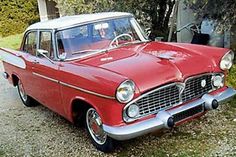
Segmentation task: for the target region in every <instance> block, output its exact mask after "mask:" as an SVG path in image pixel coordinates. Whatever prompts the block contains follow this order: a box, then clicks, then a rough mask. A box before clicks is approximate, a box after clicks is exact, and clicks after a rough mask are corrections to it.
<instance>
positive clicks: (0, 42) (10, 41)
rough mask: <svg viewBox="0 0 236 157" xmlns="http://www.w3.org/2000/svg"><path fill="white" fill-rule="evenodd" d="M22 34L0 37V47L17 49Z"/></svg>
mask: <svg viewBox="0 0 236 157" xmlns="http://www.w3.org/2000/svg"><path fill="white" fill-rule="evenodd" d="M22 37H23V34H16V35H11V36H8V37H4V38H2V37H0V47H4V48H11V49H18V48H20V44H21V40H22Z"/></svg>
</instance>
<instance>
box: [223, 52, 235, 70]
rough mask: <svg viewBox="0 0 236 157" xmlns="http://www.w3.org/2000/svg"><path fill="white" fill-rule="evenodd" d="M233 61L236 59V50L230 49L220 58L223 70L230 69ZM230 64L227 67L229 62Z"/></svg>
mask: <svg viewBox="0 0 236 157" xmlns="http://www.w3.org/2000/svg"><path fill="white" fill-rule="evenodd" d="M229 57H230V58H229ZM233 61H234V52H233V51H232V50H230V51H228V52H227V53H226V54H225V55H224V56H223V57H222V58H221V60H220V69H221V70H229V69H230V68H231V67H232V66H233ZM225 62H229V63H228V64H229V65H230V66H229V67H227V65H226V64H227V63H225Z"/></svg>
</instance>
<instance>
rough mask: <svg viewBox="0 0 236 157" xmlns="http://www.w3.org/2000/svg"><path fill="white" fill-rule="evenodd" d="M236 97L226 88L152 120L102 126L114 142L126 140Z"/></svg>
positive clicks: (167, 126) (169, 126)
mask: <svg viewBox="0 0 236 157" xmlns="http://www.w3.org/2000/svg"><path fill="white" fill-rule="evenodd" d="M234 95H236V90H235V89H233V88H226V89H225V90H224V91H222V92H220V93H218V94H216V95H211V94H204V95H203V96H202V97H201V98H200V99H197V100H195V101H192V102H190V103H186V104H185V105H182V106H179V107H177V108H174V109H171V110H163V111H160V112H158V113H157V114H156V116H155V117H154V118H150V119H148V120H144V121H141V122H137V123H133V124H129V125H125V126H108V125H105V124H103V129H104V131H105V132H106V133H107V134H108V136H110V137H112V138H113V139H116V140H128V139H132V138H135V137H138V136H141V135H144V134H147V133H150V132H154V131H156V130H159V129H163V128H171V127H173V126H174V125H175V123H176V122H179V121H182V120H184V119H187V118H190V117H192V116H194V115H197V114H199V113H203V112H204V111H209V110H214V109H216V108H217V107H218V104H219V103H222V102H225V101H227V100H229V99H230V98H232V97H233V96H234Z"/></svg>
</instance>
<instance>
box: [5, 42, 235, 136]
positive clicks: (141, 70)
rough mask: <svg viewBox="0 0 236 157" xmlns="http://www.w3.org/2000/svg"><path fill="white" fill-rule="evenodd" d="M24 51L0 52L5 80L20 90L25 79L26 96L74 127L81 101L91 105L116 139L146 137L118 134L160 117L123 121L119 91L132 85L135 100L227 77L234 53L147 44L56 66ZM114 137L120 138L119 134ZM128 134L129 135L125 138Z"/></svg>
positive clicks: (211, 48)
mask: <svg viewBox="0 0 236 157" xmlns="http://www.w3.org/2000/svg"><path fill="white" fill-rule="evenodd" d="M54 44H56V43H54ZM23 47H24V42H22V46H21V48H20V50H19V51H13V50H9V49H3V48H2V49H0V50H1V53H0V54H3V65H4V69H5V77H6V78H7V79H8V80H9V82H10V83H12V84H13V85H17V82H16V81H17V80H21V82H22V84H23V85H24V90H25V92H26V93H27V95H29V96H31V97H32V98H34V99H35V100H37V101H39V102H40V103H41V104H43V105H45V106H47V107H48V108H50V109H51V110H53V111H54V112H56V113H58V114H60V115H62V116H63V117H65V118H66V119H68V120H69V121H71V122H75V121H76V116H78V115H79V114H82V113H81V112H80V107H79V105H80V102H85V103H86V104H89V105H90V106H91V107H93V108H94V109H95V110H96V111H97V113H98V114H99V115H100V117H101V120H102V123H103V126H104V130H105V132H107V134H108V135H109V136H111V137H112V138H115V139H117V140H124V139H129V138H133V137H136V136H139V135H142V134H144V133H148V132H150V131H151V130H154V129H153V128H152V127H149V129H146V130H145V131H143V132H142V133H140V130H138V132H139V133H137V134H135V135H133V134H134V132H135V131H130V132H129V131H126V132H128V133H127V134H126V133H122V132H121V131H120V130H119V131H117V130H114V129H116V128H123V129H125V127H126V126H130V127H132V126H134V128H135V127H136V126H135V125H136V124H138V125H139V124H144V123H145V121H148V120H150V119H153V118H154V117H157V118H158V116H157V115H158V114H157V112H156V113H154V114H148V115H147V116H143V117H141V118H137V119H136V120H132V121H131V122H128V121H125V120H124V112H123V111H124V108H125V107H126V105H127V104H128V103H120V102H119V101H118V100H117V99H116V92H117V88H118V86H119V85H120V84H121V83H122V82H123V81H125V80H132V81H133V82H134V83H135V93H134V97H133V99H132V100H135V99H136V98H139V97H140V96H142V95H144V94H145V93H148V92H150V91H152V90H154V89H156V88H159V87H162V86H165V85H168V84H170V83H174V82H180V83H184V82H185V80H186V79H188V78H190V77H194V76H198V75H199V76H200V75H204V74H212V73H216V74H218V73H221V74H222V75H225V76H226V75H227V72H226V71H223V70H222V69H221V68H220V66H219V64H220V62H221V59H222V57H223V56H224V55H225V54H226V53H227V52H228V51H229V50H228V49H224V48H215V47H208V46H199V45H193V44H184V43H182V44H181V43H165V42H145V43H138V44H131V45H125V46H121V47H117V48H114V49H111V50H109V51H108V52H106V53H99V54H95V55H92V56H88V57H85V58H82V59H74V60H69V61H60V60H54V61H53V62H54V63H53V64H52V63H51V62H50V61H49V60H47V59H46V58H38V57H35V56H32V55H30V54H28V53H25V52H23V51H24V50H23ZM4 55H5V59H4ZM6 56H7V57H6ZM9 58H10V59H9ZM14 58H18V59H19V58H20V60H21V62H23V63H25V65H24V64H21V66H20V67H19V65H18V66H16V65H15V64H14V61H13V62H12V61H11V59H13V60H14ZM18 63H19V60H18ZM203 82H204V81H203ZM225 90H229V88H228V87H226V86H225V85H224V86H223V87H220V88H219V89H216V90H214V91H209V92H207V94H208V95H212V96H214V95H217V94H219V93H222V92H224V91H225ZM229 93H230V94H229V95H228V96H227V97H226V98H229V97H232V96H233V95H235V90H234V89H231V88H230V91H229ZM203 94H206V93H203ZM201 96H202V95H201ZM198 99H200V98H199V97H196V98H193V99H191V100H188V101H187V102H184V103H180V104H178V105H174V106H172V107H169V108H167V109H166V111H171V110H174V109H176V108H181V107H182V108H183V107H184V106H185V105H186V104H188V103H191V102H193V101H198ZM220 101H221V100H220ZM76 106H77V107H76ZM82 111H83V110H82ZM204 113H206V110H204V111H202V112H199V113H197V114H192V115H191V116H188V117H185V118H183V119H181V120H180V121H178V122H176V124H177V125H178V124H180V123H182V122H186V121H189V120H191V119H192V118H195V117H198V116H200V115H203V114H204ZM154 126H155V125H154ZM143 128H145V127H143ZM157 128H158V127H157ZM109 129H110V132H109V131H108V130H109ZM141 130H142V129H141ZM114 132H117V134H116V135H114V134H115V133H114ZM123 134H126V135H124V137H122V135H123ZM131 134H132V135H131ZM119 136H120V137H121V138H119Z"/></svg>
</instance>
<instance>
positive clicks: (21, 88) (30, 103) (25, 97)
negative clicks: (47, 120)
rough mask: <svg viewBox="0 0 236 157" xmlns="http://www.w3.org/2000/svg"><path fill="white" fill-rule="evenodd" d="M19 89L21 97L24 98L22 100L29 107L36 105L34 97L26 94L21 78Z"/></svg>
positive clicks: (18, 84)
mask: <svg viewBox="0 0 236 157" xmlns="http://www.w3.org/2000/svg"><path fill="white" fill-rule="evenodd" d="M17 89H18V93H19V95H20V99H21V100H22V102H23V104H24V105H25V106H27V107H32V106H35V104H34V102H33V99H32V98H31V97H30V96H28V95H27V94H26V92H25V89H24V86H23V84H22V82H21V81H20V80H19V81H18V83H17Z"/></svg>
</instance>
